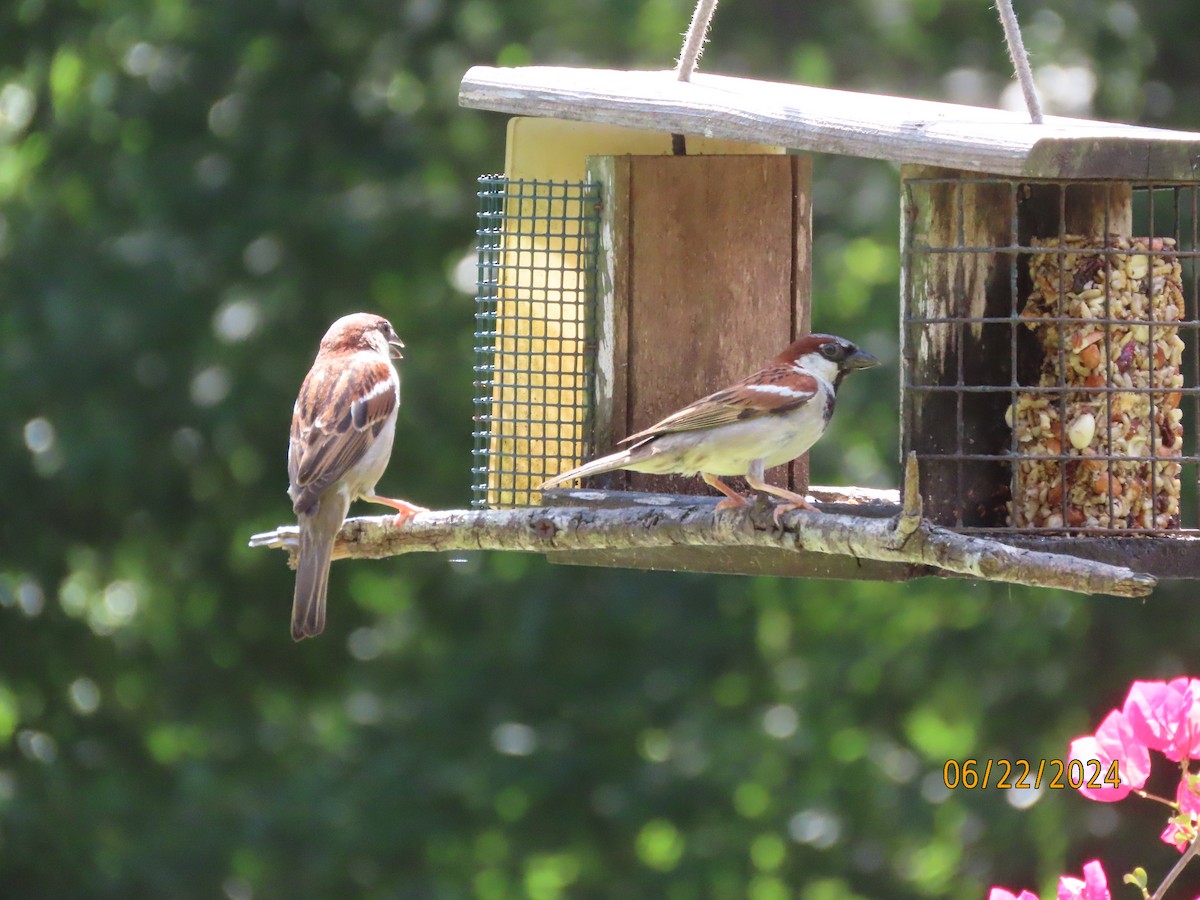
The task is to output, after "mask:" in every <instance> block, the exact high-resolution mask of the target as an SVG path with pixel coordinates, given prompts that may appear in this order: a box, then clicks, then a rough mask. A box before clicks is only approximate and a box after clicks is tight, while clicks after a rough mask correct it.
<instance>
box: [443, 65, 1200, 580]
mask: <svg viewBox="0 0 1200 900" xmlns="http://www.w3.org/2000/svg"><path fill="white" fill-rule="evenodd" d="M460 101H461V103H462V104H463V105H464V106H469V107H475V108H481V109H489V110H495V111H500V112H505V113H509V114H515V115H519V116H525V117H545V118H544V121H546V122H548V123H552V124H549V125H547V126H546V127H548V128H552V129H565V130H566V132H568V133H571V134H574V135H576V136H577V137H578V140H576V141H575V143H573V144H571V147H570V150H569V152H567V151H564V152H563V157H562V158H563V167H562V168H560V169H559V170H558V174H557V177H559V178H563V179H565V180H567V181H570V180H573V181H574V183H576V184H579V185H583V187H580V188H579V191H580V197H581V198H582V199H581V205H580V206H579V207H578V216H576V215H575V214H574V213H572V214H571V215H569V216H566V217H565V220H569V221H571V222H577V225H572V226H570V228H568V229H566V230H564V229H559V230H558V232H554V233H551V234H549V235H547V236H546V238H544V239H542V240H543V241H545V240H552V239H553V238H554V236H555V234H563V233H567V232H569V233H571V234H573V235H575V237H574V241H575V242H574V243H573V244H571V245H570V247H571V248H574V249H571V248H568V249H567V251H566V254H565V256H563V257H562V258H563V259H566V260H567V262H566V263H562V262H560V263H558V264H555V263H554V261H553V260H552V259H551V258H550V257H546V262H547V266H548V268H547V270H546V272H547V273H555V274H535V273H533V272H532V271H530V272H526V273H525V274H523V275H522V274H521V272H522V271H523V270H522V269H521V267H520V265H516V264H515V263H514V262H513V261H514V260H517V261H519V259H521V258H523V259H525V260H526V261H528V262H530V263H532V262H534V261H536V259H537V258H538V251H537V250H536V249H535V250H533V251H530V250H529V247H528V246H527V245H526V243H523V241H524V238H523V237H522V236H521V235H520V234H519V233H518V232H520V228H517V229H514V228H513V227H512V222H513V221H514V220H515V221H518V222H520V221H522V216H523V215H525V216H527V217H528V216H532V219H531V221H536V220H537V219H538V214H537V211H536V210H533V209H532V207H530V208H527V209H525V210H524V212H523V209H522V208H521V207H520V205H519V204H520V203H522V202H524V201H523V200H522V199H513V198H512V196H510V195H505V196H504V197H503V198H501V199H500V200H498V201H497V200H494V199H492V200H488V199H485V205H484V207H483V208H482V210H481V220H480V222H481V228H480V234H481V270H480V273H481V274H480V284H481V299H482V300H483V315H484V317H485V319H484V321H485V323H486V325H487V327H485V328H482V329H481V334H482V337H483V340H481V343H480V347H481V361H480V369H479V371H480V377H479V379H478V382H477V383H478V384H479V385H480V386H481V388H482V389H481V390H480V392H479V396H478V399H477V402H478V404H479V416H478V419H479V421H480V422H481V427H480V428H479V438H478V443H477V458H478V463H477V467H476V472H477V475H478V476H479V477H478V478H477V486H478V487H479V490H478V492H477V498H478V500H479V501H480V502H481V503H483V504H484V505H492V506H496V505H501V506H502V505H522V504H525V503H533V502H537V501H538V499H540V498H538V497H537V496H536V495H535V493H534V492H532V490H531V489H532V487H533V486H534V485H536V484H537V483H539V482H540V481H541V480H542V479H544V478H546V477H549V476H551V475H553V474H556V473H557V472H558V471H562V470H564V469H566V468H568V467H570V466H573V465H576V464H578V463H579V462H580V461H582V460H583V459H584V458H590V457H591V456H593V455H596V454H599V453H604V452H608V451H609V450H611V449H612V447H613V446H614V445H615V443H616V442H617V441H618V440H619V439H620V438H622V437H624V436H625V435H627V434H630V433H633V432H635V431H637V430H639V429H640V428H643V427H645V426H646V425H649V424H650V423H652V422H653V421H655V420H657V419H658V418H660V417H661V416H662V415H664V414H666V413H668V412H670V411H672V410H674V409H676V408H679V407H681V406H683V405H685V404H686V403H688V402H690V401H691V400H694V399H695V398H696V397H698V396H700V395H702V394H704V393H707V392H709V391H711V390H713V389H715V388H717V387H720V386H722V385H724V384H726V383H728V382H731V381H733V380H736V379H737V378H739V377H741V376H743V375H745V374H747V373H748V372H750V371H753V370H754V369H755V368H757V367H758V366H759V365H761V363H762V362H763V361H764V360H765V359H768V358H770V357H771V356H772V355H773V354H774V353H775V352H777V351H778V349H780V348H781V347H782V346H784V345H786V344H787V343H788V341H789V340H790V339H791V338H792V337H793V336H795V335H796V334H798V333H800V332H803V331H805V330H807V329H808V327H809V321H810V298H809V290H810V259H811V247H812V234H811V222H810V206H809V197H810V195H811V192H810V186H811V177H812V170H811V160H810V158H809V157H808V156H801V155H782V154H781V153H779V152H778V151H779V148H788V149H789V150H791V151H798V152H799V153H814V152H818V153H833V154H842V155H853V156H860V157H867V158H872V159H879V160H886V161H889V162H892V163H897V164H899V165H900V171H901V185H900V191H901V197H900V200H901V202H900V210H901V219H902V221H901V235H902V247H901V271H900V272H899V273H898V281H899V284H900V297H899V306H900V310H899V312H900V345H901V350H902V353H901V372H900V376H901V396H900V401H899V406H900V417H901V429H900V430H901V451H902V454H904V455H905V456H907V455H908V454H909V453H910V452H911V453H913V454H915V456H916V458H917V460H918V462H919V467H920V473H921V478H920V493H921V497H922V500H923V504H924V510H925V514H926V515H927V516H928V517H929V518H931V519H932V520H933V521H935V522H936V523H938V524H941V525H944V526H947V527H949V528H952V529H955V530H959V531H967V532H978V533H983V534H987V535H988V536H989V537H992V538H995V539H998V540H1002V541H1004V542H1006V543H1012V544H1016V545H1019V546H1026V547H1036V548H1040V549H1049V550H1052V551H1054V552H1068V553H1072V554H1076V555H1079V556H1083V557H1087V558H1091V559H1096V560H1101V561H1105V562H1112V563H1118V564H1124V565H1129V566H1134V567H1136V568H1139V569H1141V570H1142V571H1147V572H1151V573H1154V574H1156V575H1160V576H1165V577H1188V576H1191V575H1192V574H1193V573H1196V572H1198V571H1200V566H1198V565H1197V562H1200V560H1198V559H1197V558H1196V548H1197V547H1200V542H1198V541H1197V535H1198V534H1200V532H1198V530H1197V529H1198V528H1200V498H1198V497H1197V491H1196V487H1195V485H1196V481H1197V463H1198V462H1200V456H1198V455H1197V435H1198V434H1200V398H1198V393H1200V362H1198V359H1200V357H1198V355H1197V353H1196V331H1197V329H1198V328H1200V317H1198V315H1197V309H1196V302H1197V291H1196V288H1197V280H1198V277H1200V276H1198V273H1197V268H1196V267H1197V262H1196V258H1197V256H1198V255H1200V253H1198V251H1200V242H1198V240H1197V231H1198V227H1200V217H1198V215H1197V208H1198V199H1200V198H1198V196H1197V188H1198V187H1200V173H1198V172H1197V171H1196V169H1195V168H1194V161H1195V160H1198V159H1200V134H1192V133H1184V132H1173V131H1163V130H1157V129H1148V128H1139V127H1133V126H1127V125H1118V124H1112V123H1104V122H1092V121H1084V120H1075V119H1062V118H1048V119H1047V120H1046V121H1045V122H1044V123H1043V124H1039V125H1032V124H1030V123H1029V122H1028V121H1026V120H1025V119H1024V118H1023V117H1022V116H1020V115H1018V114H1016V113H1009V112H1003V111H999V110H991V109H980V108H973V107H966V106H958V105H952V104H944V103H934V102H929V101H920V100H911V99H904V98H897V97H886V96H875V95H867V94H859V93H851V92H845V91H835V90H827V89H819V88H811V87H804V86H798V85H787V84H776V83H767V82H760V81H752V80H748V79H740V78H731V77H724V76H716V75H696V76H694V77H693V78H692V80H691V82H689V83H682V82H679V81H677V80H675V78H674V75H673V73H670V72H625V71H604V70H580V69H561V68H541V67H529V68H521V69H496V68H482V67H480V68H474V69H471V70H470V71H469V72H468V73H467V74H466V76H465V77H464V79H463V84H462V89H461V92H460ZM515 121H516V122H523V123H529V122H533V121H537V119H536V118H523V119H518V120H515ZM514 127H515V128H520V127H523V126H514ZM572 129H577V131H572ZM589 129H598V130H596V131H589ZM550 133H551V132H546V133H545V134H550ZM672 133H678V134H685V135H689V136H701V137H702V138H704V139H706V140H715V141H720V142H722V143H721V144H720V145H719V146H717V148H716V149H715V150H713V151H709V152H715V153H716V154H719V155H714V156H711V157H710V156H705V155H689V156H670V155H663V154H667V153H669V148H670V138H669V136H670V134H672ZM545 134H544V135H543V140H542V141H538V140H536V139H535V140H534V141H532V142H531V143H532V144H533V145H534V146H540V147H541V148H542V149H541V150H540V151H522V150H521V148H520V147H515V146H514V141H513V137H514V130H513V128H510V144H509V168H508V171H506V178H507V179H509V181H508V182H507V183H509V184H511V178H512V175H513V168H512V165H513V160H514V158H515V157H516V156H518V155H520V154H521V153H526V155H528V154H529V153H535V154H536V152H542V153H544V152H545V147H546V146H547V142H546V141H545V140H544V138H545ZM614 135H619V136H618V137H614ZM630 135H642V136H643V139H644V140H648V141H651V142H653V147H654V148H653V149H652V150H651V151H649V152H650V153H652V154H658V155H646V153H647V151H645V150H637V149H628V148H626V147H625V146H624V145H623V141H626V140H627V139H629V136H630ZM692 141H693V138H691V137H689V151H691V150H692ZM550 143H552V144H554V145H555V146H559V144H560V143H561V142H553V141H552V142H550ZM567 143H570V142H569V141H568V142H567ZM751 144H753V145H757V146H755V147H754V148H753V152H751V153H750V154H749V155H731V154H732V152H733V151H734V150H736V149H737V148H739V147H740V148H742V149H743V150H747V149H751V148H750V147H749V145H751ZM764 151H773V152H764ZM699 152H700V153H704V152H705V151H704V150H700V151H699ZM568 157H569V159H568ZM489 202H490V203H491V206H490V207H489V206H487V203H489ZM489 210H490V212H489ZM530 210H532V212H531V211H530ZM489 216H491V218H489ZM542 218H543V219H546V218H548V220H554V219H555V217H554V216H552V215H551V216H549V217H546V216H543V217H542ZM555 227H556V228H557V226H555ZM535 243H536V242H535ZM539 246H540V245H539ZM567 294H571V297H570V298H567ZM568 299H569V302H568ZM568 307H569V308H570V311H569V312H568V313H564V310H567V309H568ZM818 322H819V316H818ZM522 323H524V324H522ZM522 329H524V330H522ZM571 342H573V343H571ZM535 344H537V345H538V346H541V347H544V348H549V349H547V350H545V351H544V352H543V353H542V355H541V357H539V358H540V359H541V360H542V361H541V362H536V361H532V356H531V355H530V354H531V353H533V354H534V355H536V352H535V348H534V345H535ZM568 349H569V353H568V354H567V355H570V356H571V358H572V362H570V363H569V364H567V363H552V364H546V363H544V360H545V359H548V358H551V357H553V356H554V354H555V353H560V352H561V353H566V352H567V350H568ZM539 367H540V368H539ZM513 372H517V373H522V372H523V373H524V374H518V375H514V374H513ZM568 375H570V376H571V377H570V378H567V376H568ZM576 375H578V378H576V377H575V376H576ZM568 382H569V384H568ZM564 391H565V392H564ZM564 410H565V411H566V412H564ZM522 442H524V443H523V444H522ZM548 442H555V443H554V445H553V446H550V443H548ZM535 445H536V446H535ZM774 477H775V478H776V479H778V480H779V483H781V484H785V485H787V486H789V487H790V488H792V489H794V490H800V491H803V490H804V489H805V487H806V474H805V470H804V468H803V466H802V465H801V466H793V467H790V468H787V469H786V470H783V471H777V472H776V473H774ZM603 486H605V487H609V488H616V489H631V490H643V491H644V490H654V491H669V492H672V493H682V492H688V491H695V490H696V487H695V485H694V484H693V483H689V482H688V481H687V480H684V479H663V478H653V477H650V476H640V475H631V474H629V473H621V474H619V475H617V476H615V477H612V480H611V481H609V482H606V483H605V484H604V485H603ZM847 493H848V494H853V493H854V491H853V490H849V491H847ZM885 505H886V504H885ZM600 561H604V560H600ZM609 561H613V560H609ZM642 562H643V563H645V564H647V565H649V564H651V563H652V562H653V561H651V562H650V563H648V562H646V561H645V560H642ZM669 562H670V561H667V562H664V563H663V565H665V566H667V567H672V568H674V567H690V566H676V565H670V564H669ZM850 563H851V565H850V566H846V567H841V568H839V567H837V566H831V565H828V564H826V565H824V567H823V568H820V569H819V570H815V569H814V568H813V563H812V561H811V560H807V561H802V562H800V563H795V562H793V563H788V564H780V565H776V564H775V563H767V562H764V561H763V560H761V559H758V560H749V561H747V560H744V559H743V560H741V561H739V560H735V559H732V557H730V558H727V559H726V560H725V562H724V563H722V564H720V565H715V564H711V563H700V564H699V567H703V568H710V569H711V568H716V569H718V570H721V571H774V572H786V573H789V574H818V575H825V576H829V575H846V576H847V577H890V578H904V577H911V576H912V575H913V574H925V573H913V572H906V571H901V570H900V569H899V568H893V569H889V568H888V567H887V566H886V565H881V566H880V567H877V568H875V569H870V570H863V569H859V568H857V567H856V566H854V565H853V563H854V561H853V560H850ZM635 564H636V563H635Z"/></svg>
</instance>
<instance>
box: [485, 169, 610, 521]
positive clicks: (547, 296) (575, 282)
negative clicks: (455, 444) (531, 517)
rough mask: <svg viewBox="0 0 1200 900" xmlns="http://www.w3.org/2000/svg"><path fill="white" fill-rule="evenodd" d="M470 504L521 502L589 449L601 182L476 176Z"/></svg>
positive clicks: (498, 505)
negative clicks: (474, 354) (473, 399)
mask: <svg viewBox="0 0 1200 900" xmlns="http://www.w3.org/2000/svg"><path fill="white" fill-rule="evenodd" d="M478 196H479V214H478V228H477V229H476V235H477V239H478V240H477V246H478V251H479V263H478V265H479V274H478V279H477V282H476V285H477V292H476V298H475V299H476V312H475V323H476V330H475V350H476V365H475V428H474V449H473V451H472V465H471V482H472V483H471V488H472V505H473V506H475V507H476V508H493V509H495V508H504V507H515V506H530V505H532V504H533V503H534V502H536V500H537V499H538V492H537V491H536V490H534V488H535V487H536V486H537V485H538V484H540V483H541V482H542V481H544V480H545V479H546V478H549V477H551V476H553V475H556V474H557V473H559V472H561V471H564V470H566V469H568V468H570V467H572V466H574V465H577V464H578V463H579V462H581V461H582V460H584V459H585V458H586V457H587V456H588V455H589V454H590V453H591V451H592V422H593V417H592V409H593V405H594V396H593V382H594V377H593V376H594V371H595V359H596V344H595V338H594V335H595V329H594V328H593V325H592V323H593V322H594V319H595V293H596V292H595V289H594V283H595V279H594V278H593V273H594V269H595V265H596V232H597V228H596V225H597V223H598V218H599V216H598V210H599V196H600V188H599V185H598V184H595V183H588V182H582V181H531V180H524V179H520V180H509V179H507V178H504V177H503V176H500V175H484V176H482V177H481V178H480V179H479V192H478Z"/></svg>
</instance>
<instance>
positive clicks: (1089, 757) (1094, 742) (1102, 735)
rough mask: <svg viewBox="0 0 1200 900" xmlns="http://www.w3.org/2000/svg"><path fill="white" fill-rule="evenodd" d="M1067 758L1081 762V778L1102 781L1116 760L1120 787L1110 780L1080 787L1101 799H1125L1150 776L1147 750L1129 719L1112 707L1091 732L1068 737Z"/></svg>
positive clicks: (1095, 797)
mask: <svg viewBox="0 0 1200 900" xmlns="http://www.w3.org/2000/svg"><path fill="white" fill-rule="evenodd" d="M1070 758H1071V759H1077V760H1079V761H1081V762H1082V763H1083V773H1082V774H1083V778H1084V781H1098V782H1102V781H1103V780H1104V778H1105V776H1108V775H1109V774H1110V768H1111V766H1112V763H1114V762H1115V763H1116V764H1117V771H1116V774H1117V778H1118V780H1119V781H1120V786H1119V787H1113V786H1112V784H1111V782H1110V783H1108V784H1104V785H1102V786H1101V787H1088V786H1087V785H1086V784H1085V785H1084V786H1083V787H1081V788H1080V789H1079V792H1080V793H1081V794H1083V796H1085V797H1088V798H1089V799H1092V800H1099V801H1101V802H1103V803H1113V802H1115V801H1117V800H1123V799H1125V797H1126V796H1128V794H1129V792H1130V791H1132V790H1139V789H1140V788H1141V787H1142V786H1143V785H1144V784H1145V783H1146V779H1147V778H1149V777H1150V752H1149V751H1148V750H1147V749H1146V745H1145V744H1144V743H1142V742H1141V741H1140V740H1138V739H1137V737H1136V735H1135V734H1134V730H1133V728H1132V724H1131V723H1130V722H1129V720H1128V719H1127V718H1126V717H1125V716H1124V715H1123V714H1122V713H1121V712H1119V711H1118V710H1115V709H1114V710H1113V711H1112V712H1110V713H1109V714H1108V715H1107V716H1106V717H1105V719H1104V721H1103V722H1101V723H1100V727H1099V728H1097V729H1096V733H1095V734H1094V735H1091V734H1089V735H1084V736H1083V737H1079V738H1076V739H1075V740H1073V741H1071V751H1070ZM1097 762H1098V763H1099V766H1100V771H1099V772H1098V773H1097V771H1096V764H1097ZM1093 776H1098V777H1093Z"/></svg>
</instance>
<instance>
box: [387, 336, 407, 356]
mask: <svg viewBox="0 0 1200 900" xmlns="http://www.w3.org/2000/svg"><path fill="white" fill-rule="evenodd" d="M388 347H389V348H391V351H392V352H391V357H392V359H404V354H403V353H401V352H400V351H401V350H403V349H404V341H402V340H400V338H396V339H395V340H391V341H388Z"/></svg>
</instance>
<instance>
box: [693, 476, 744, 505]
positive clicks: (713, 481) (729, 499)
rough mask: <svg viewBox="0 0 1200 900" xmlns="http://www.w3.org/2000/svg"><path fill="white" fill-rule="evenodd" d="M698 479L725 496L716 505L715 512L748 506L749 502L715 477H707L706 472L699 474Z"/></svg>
mask: <svg viewBox="0 0 1200 900" xmlns="http://www.w3.org/2000/svg"><path fill="white" fill-rule="evenodd" d="M700 477H701V478H703V479H704V483H705V484H707V485H709V486H710V487H715V488H716V489H717V490H718V491H720V492H721V493H722V494H724V495H725V499H724V500H722V501H721V502H720V503H718V504H717V509H716V511H717V512H720V511H721V510H723V509H739V508H740V507H743V506H749V505H750V500H748V499H747V498H745V497H743V496H742V495H741V494H739V493H738V492H737V491H735V490H734V489H733V488H731V487H730V486H729V485H727V484H726V483H725V482H723V481H722V480H721V479H720V478H718V477H717V476H716V475H709V474H708V473H707V472H701V473H700Z"/></svg>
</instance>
